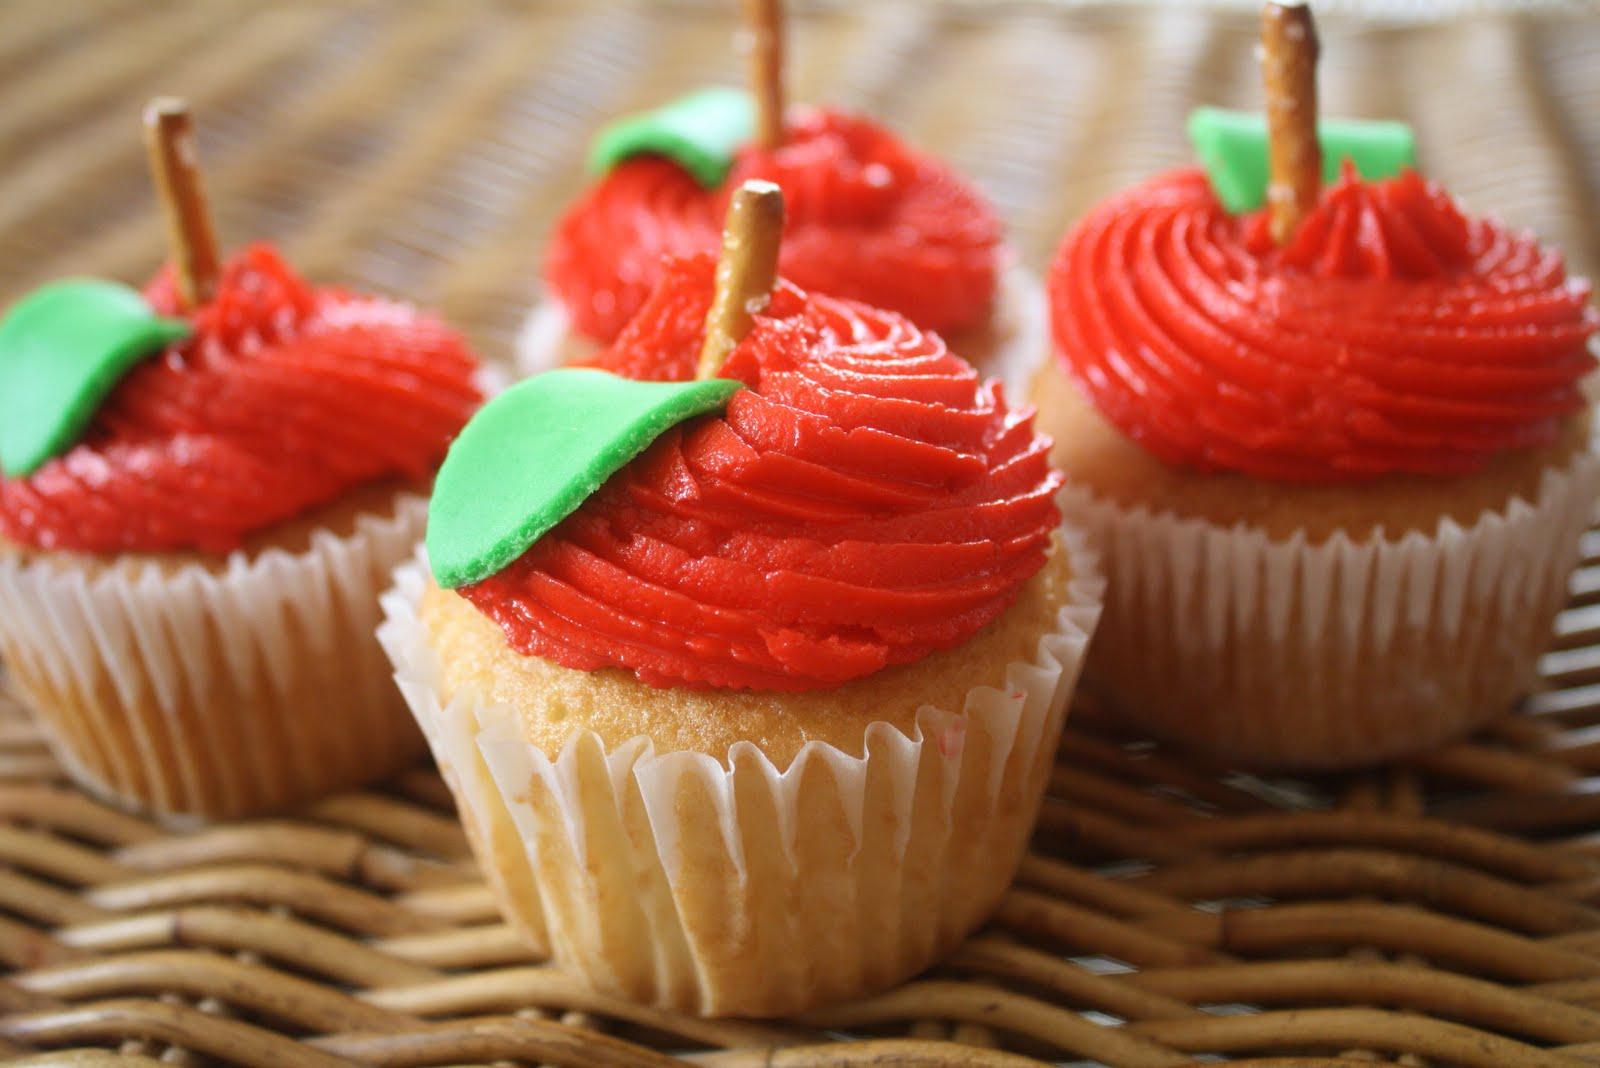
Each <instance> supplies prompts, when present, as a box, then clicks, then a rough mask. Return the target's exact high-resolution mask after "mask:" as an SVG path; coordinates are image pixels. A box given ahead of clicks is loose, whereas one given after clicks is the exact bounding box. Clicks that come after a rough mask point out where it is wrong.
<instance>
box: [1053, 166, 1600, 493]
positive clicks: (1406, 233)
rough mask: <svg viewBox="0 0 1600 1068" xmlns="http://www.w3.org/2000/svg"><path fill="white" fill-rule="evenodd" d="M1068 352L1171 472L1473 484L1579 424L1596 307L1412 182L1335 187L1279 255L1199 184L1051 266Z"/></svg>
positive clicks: (1149, 194)
mask: <svg viewBox="0 0 1600 1068" xmlns="http://www.w3.org/2000/svg"><path fill="white" fill-rule="evenodd" d="M1049 290H1050V302H1051V310H1052V316H1053V320H1054V333H1055V340H1056V346H1057V348H1058V350H1059V352H1060V355H1061V356H1062V358H1063V359H1064V361H1065V363H1066V365H1067V367H1068V369H1069V370H1070V371H1071V372H1072V374H1073V375H1074V377H1075V378H1076V379H1077V380H1078V382H1079V383H1080V384H1081V385H1082V386H1083V388H1084V389H1085V390H1086V391H1087V392H1088V394H1089V395H1090V397H1091V398H1093V400H1094V402H1095V404H1096V405H1097V406H1098V407H1099V409H1100V410H1101V412H1103V413H1104V414H1105V415H1106V417H1107V418H1108V419H1110V420H1111V422H1113V423H1114V424H1115V425H1116V426H1117V427H1118V428H1120V429H1121V430H1122V431H1123V432H1124V433H1126V434H1127V435H1128V436H1129V437H1131V438H1133V439H1134V440H1136V441H1138V442H1139V443H1140V444H1142V445H1143V446H1144V447H1146V448H1148V449H1149V450H1150V451H1151V452H1153V453H1155V454H1156V455H1157V456H1159V457H1161V458H1162V459H1163V460H1165V461H1166V462H1168V463H1172V464H1178V465H1188V466H1191V467H1194V468H1198V469H1200V470H1203V471H1213V470H1228V471H1239V472H1244V473H1246V474H1250V475H1255V476H1259V477H1263V478H1270V479H1279V480H1285V481H1302V482H1332V481H1342V480H1354V479H1363V478H1372V477H1376V476H1379V475H1383V474H1388V473H1395V472H1410V473H1416V474H1425V475H1452V474H1464V473H1470V472H1472V471H1476V470H1479V469H1481V468H1482V467H1483V465H1484V464H1485V463H1487V462H1488V460H1489V458H1490V457H1491V456H1493V455H1494V454H1495V453H1496V452H1499V451H1500V450H1503V449H1512V448H1524V447H1529V446H1535V445H1539V444H1544V443H1548V442H1550V441H1552V440H1553V439H1554V438H1555V437H1556V436H1557V434H1558V432H1559V430H1560V428H1561V426H1562V423H1563V421H1564V420H1565V419H1566V418H1567V417H1569V416H1571V415H1572V414H1573V413H1574V412H1577V411H1580V410H1581V409H1582V408H1583V407H1584V404H1585V402H1584V399H1583V395H1582V392H1581V390H1580V388H1579V379H1581V378H1582V377H1583V375H1584V374H1586V373H1587V372H1588V371H1589V369H1590V368H1591V367H1592V366H1593V365H1594V360H1593V358H1592V357H1591V356H1590V354H1589V351H1588V348H1587V340H1588V338H1589V336H1590V334H1591V333H1593V332H1594V329H1595V325H1596V319H1595V314H1594V312H1593V311H1592V310H1591V309H1590V308H1589V307H1588V298H1589V289H1588V287H1587V286H1586V285H1585V284H1583V283H1582V282H1579V281H1577V280H1572V279H1569V278H1568V277H1567V275H1566V271H1565V268H1564V266H1563V264H1562V260H1561V257H1560V256H1559V255H1558V254H1557V253H1555V252H1553V251H1549V250H1546V249H1543V248H1541V247H1540V246H1539V244H1538V243H1537V242H1536V241H1535V240H1534V239H1533V238H1532V237H1530V236H1528V235H1526V234H1521V233H1517V232H1515V231H1512V230H1509V229H1507V228H1505V227H1503V226H1501V225H1500V224H1498V223H1496V222H1494V221H1492V220H1488V219H1476V218H1470V217H1468V216H1466V215H1464V214H1462V212H1461V210H1460V209H1459V208H1458V207H1457V205H1456V204H1455V202H1454V201H1453V200H1452V199H1451V198H1450V197H1449V196H1448V195H1447V194H1446V193H1445V192H1444V191H1443V190H1442V189H1440V188H1439V187H1438V186H1436V185H1432V184H1429V183H1427V182H1425V181H1423V179H1421V178H1420V177H1418V176H1417V175H1416V174H1415V173H1414V172H1410V171H1408V172H1406V173H1404V174H1402V175H1401V176H1399V177H1397V178H1392V179H1388V180H1385V181H1380V182H1363V181H1361V180H1360V179H1359V178H1358V177H1357V176H1356V175H1355V173H1354V172H1353V171H1347V172H1346V174H1345V176H1344V178H1343V180H1341V181H1340V182H1339V183H1338V184H1337V185H1335V186H1333V187H1331V188H1329V189H1327V190H1326V191H1325V192H1324V194H1323V198H1322V203H1321V204H1320V206H1319V207H1318V208H1317V210H1316V211H1315V212H1314V213H1313V214H1312V215H1311V216H1309V217H1308V218H1307V219H1305V220H1304V221H1303V222H1302V223H1301V225H1300V227H1299V229H1298V230H1297V232H1296V234H1295V236H1294V240H1293V241H1292V242H1291V243H1290V244H1288V245H1287V246H1285V247H1283V248H1282V249H1279V248H1277V247H1276V246H1274V244H1273V243H1272V241H1271V239H1270V237H1269V236H1268V234H1267V231H1266V219H1265V215H1264V214H1257V215H1253V216H1246V217H1233V216H1230V215H1228V213H1227V212H1226V211H1224V210H1223V208H1222V205H1221V204H1220V203H1219V202H1218V200H1217V198H1216V196H1215V195H1214V194H1213V193H1212V191H1211V188H1210V186H1209V185H1208V184H1207V181H1206V178H1205V175H1204V174H1203V173H1201V172H1200V171H1198V170H1181V171H1175V172H1173V173H1170V174H1166V175H1163V176H1161V177H1158V178H1155V179H1153V180H1151V181H1149V182H1146V183H1145V184H1143V185H1141V186H1138V187H1136V188H1134V189H1131V190H1128V191H1127V192H1125V193H1122V194H1120V195H1118V196H1115V197H1112V198H1111V199H1109V200H1107V201H1105V202H1104V203H1102V204H1101V205H1100V206H1098V207H1097V208H1095V209H1094V210H1093V211H1092V212H1090V214H1089V215H1088V216H1087V217H1086V218H1085V219H1084V220H1083V221H1082V222H1080V223H1079V224H1078V226H1077V227H1076V228H1075V229H1074V230H1073V231H1072V232H1071V233H1070V234H1069V235H1068V236H1067V239H1066V241H1065V242H1064V243H1063V244H1062V246H1061V250H1060V252H1059V253H1058V254H1057V257H1056V261H1055V264H1054V266H1053V267H1052V269H1051V274H1050V280H1049Z"/></svg>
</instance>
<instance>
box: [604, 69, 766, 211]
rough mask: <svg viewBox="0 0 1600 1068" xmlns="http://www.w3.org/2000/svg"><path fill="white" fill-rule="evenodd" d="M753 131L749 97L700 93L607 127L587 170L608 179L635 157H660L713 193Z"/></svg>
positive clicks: (739, 92) (739, 93)
mask: <svg viewBox="0 0 1600 1068" xmlns="http://www.w3.org/2000/svg"><path fill="white" fill-rule="evenodd" d="M755 129H756V111H755V105H754V103H752V101H751V99H750V94H749V93H747V92H745V91H744V90H743V89H701V90H699V91H697V92H693V93H690V94H689V95H687V96H683V97H679V98H678V99H677V100H674V101H673V102H672V103H670V104H666V105H664V106H662V107H659V108H656V109H655V110H654V111H646V112H643V113H641V114H638V115H630V116H628V117H626V118H623V119H619V120H617V121H616V122H614V123H612V124H611V125H610V126H607V127H606V128H605V129H604V130H602V131H600V135H599V136H598V137H597V138H595V142H594V147H593V148H592V149H591V150H590V153H589V169H590V170H592V171H594V172H596V173H597V174H604V173H605V172H607V171H609V170H611V168H613V167H615V166H616V165H617V164H619V163H621V162H622V161H623V160H626V159H631V158H632V157H634V156H640V155H659V156H665V157H667V158H668V159H670V160H672V161H673V162H675V163H677V164H678V165H679V166H680V167H682V168H683V169H684V170H686V171H688V172H689V174H690V175H691V176H692V177H693V178H694V180H695V181H696V182H698V183H700V185H702V186H704V187H705V188H707V189H715V188H716V187H717V186H719V185H721V184H722V181H723V179H724V178H726V177H727V176H728V171H729V170H730V169H731V168H732V167H733V159H734V155H735V153H737V152H738V150H739V147H740V146H741V145H743V144H746V143H747V142H749V140H750V139H751V138H752V137H754V136H755Z"/></svg>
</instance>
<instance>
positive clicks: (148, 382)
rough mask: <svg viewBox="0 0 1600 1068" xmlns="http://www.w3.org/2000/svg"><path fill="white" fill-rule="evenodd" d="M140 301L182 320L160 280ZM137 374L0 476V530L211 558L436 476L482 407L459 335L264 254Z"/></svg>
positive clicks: (40, 540) (231, 278) (44, 540)
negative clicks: (68, 435)
mask: <svg viewBox="0 0 1600 1068" xmlns="http://www.w3.org/2000/svg"><path fill="white" fill-rule="evenodd" d="M145 296H146V297H147V298H148V299H149V300H150V302H151V304H152V305H154V306H155V308H156V310H157V311H159V312H161V313H162V314H164V315H174V316H175V315H179V314H182V313H181V312H180V303H179V300H178V297H177V294H176V290H175V287H174V284H173V280H172V276H171V274H170V272H163V273H162V274H160V275H157V277H156V278H155V280H154V281H152V282H151V283H150V285H149V287H148V288H147V289H146V291H145ZM187 317H188V318H189V320H190V321H191V323H192V324H193V327H194V333H193V336H191V337H190V338H188V339H187V340H185V341H182V342H179V343H177V344H175V345H173V346H172V347H170V348H168V349H167V350H166V351H165V352H164V353H162V354H161V355H160V356H158V357H154V358H152V359H150V360H147V361H146V362H144V363H141V364H140V365H139V366H137V367H135V368H134V369H133V370H132V371H131V372H130V373H129V374H128V375H127V377H126V378H124V379H123V380H122V382H121V383H119V384H118V386H117V388H116V389H115V390H113V391H112V393H111V395H110V396H109V397H108V398H107V399H106V401H105V403H104V404H103V405H102V406H101V408H100V410H99V412H98V413H97V414H96V416H95V420H94V423H93V424H92V425H91V427H90V429H89V431H88V432H87V433H86V434H85V436H84V438H83V440H82V441H81V442H80V443H79V444H78V445H76V446H75V447H73V448H72V449H71V450H70V451H68V452H67V453H65V454H64V455H62V456H59V457H57V458H56V459H54V460H51V461H50V462H49V463H47V464H45V465H44V466H43V467H41V468H40V469H39V470H38V471H35V472H34V473H33V474H32V475H30V476H29V477H27V478H21V479H12V480H5V481H0V534H3V535H4V536H5V537H6V538H8V539H10V540H12V541H15V542H20V543H22V544H25V545H31V546H34V547H37V548H41V549H65V550H75V551H80V552H93V553H112V552H123V551H129V552H164V551H169V550H180V549H197V550H200V551H203V552H214V553H223V552H228V551H230V550H232V549H235V548H238V546H239V545H240V543H241V541H242V540H243V539H244V538H245V537H246V536H247V535H249V534H251V533H253V532H255V531H259V530H263V529H265V528H267V527H270V526H272V525H273V524H275V523H279V522H282V521H284V520H287V519H291V518H293V517H295V516H298V515H301V514H302V513H304V512H306V511H308V510H309V509H312V508H315V507H317V506H318V505H321V504H325V503H327V502H329V501H331V500H333V499H334V498H336V497H337V496H339V495H340V494H341V493H342V492H344V491H346V490H348V489H351V488H353V487H356V486H360V485H362V484H365V483H370V482H374V481H377V480H380V479H384V478H389V477H395V476H398V477H402V478H407V479H422V478H425V477H427V476H428V475H429V474H431V473H432V472H433V470H434V468H435V467H436V466H437V464H438V462H439V460H440V459H441V458H442V457H443V456H444V453H445V449H446V448H447V447H448V445H449V443H450V440H451V439H452V438H453V437H454V436H455V434H456V432H457V431H458V430H459V429H460V428H461V426H462V425H463V424H464V423H465V422H466V421H467V419H468V417H469V416H471V414H472V412H473V411H474V409H476V408H477V406H478V403H479V401H480V400H481V399H482V398H481V396H480V395H479V392H478V389H477V387H476V386H475V384H474V376H475V374H476V370H477V364H476V362H475V361H474V360H473V358H472V357H471V355H470V354H469V353H468V352H467V350H466V348H465V346H464V345H463V343H462V341H461V339H460V338H459V337H458V336H457V335H456V334H455V333H454V332H452V331H451V330H449V329H448V328H447V327H445V326H444V325H443V324H442V323H440V322H438V321H437V320H434V319H430V318H427V317H424V316H420V315H418V314H417V313H416V312H415V311H414V310H412V309H411V308H409V307H407V306H405V305H401V304H395V303H392V302H390V301H386V300H379V299H376V298H373V297H365V296H358V295H355V294H352V293H347V292H345V291H343V290H338V289H314V288H312V287H311V286H310V285H308V284H306V282H304V281H303V280H302V279H301V278H299V277H298V276H297V275H295V274H294V273H293V272H292V271H291V270H290V269H289V268H288V266H287V265H286V264H285V263H284V262H283V260H282V259H280V258H279V256H278V254H277V253H276V252H274V251H273V250H272V249H271V248H269V247H268V246H266V245H254V246H251V247H250V248H247V249H245V250H244V251H243V252H241V253H240V254H239V255H238V256H237V257H235V258H234V259H233V260H232V261H231V262H230V263H229V264H228V265H227V267H226V268H225V270H224V271H223V275H222V279H221V282H220V284H219V286H218V288H217V293H216V296H215V298H214V299H213V300H211V301H210V302H209V303H207V304H206V305H205V306H203V307H201V308H198V309H196V310H194V311H193V312H191V313H189V314H188V316H187Z"/></svg>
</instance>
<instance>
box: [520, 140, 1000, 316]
mask: <svg viewBox="0 0 1600 1068" xmlns="http://www.w3.org/2000/svg"><path fill="white" fill-rule="evenodd" d="M748 178H764V179H767V180H768V181H772V182H776V183H777V184H778V185H779V186H781V187H782V189H783V193H784V199H785V208H786V211H787V216H788V224H787V227H786V229H785V232H784V238H783V253H782V255H783V259H782V264H781V269H782V271H783V275H784V277H786V278H789V279H791V280H792V281H793V282H794V283H795V284H796V285H799V286H803V287H805V288H807V289H815V290H818V291H820V292H826V293H833V294H836V295H838V296H844V297H851V298H853V299H856V300H861V301H866V302H867V303H869V304H873V305H875V306H877V307H882V308H889V309H891V310H893V311H897V312H900V313H901V314H903V315H906V316H908V317H909V318H911V319H912V320H913V321H914V322H916V323H917V324H918V325H919V326H922V327H924V328H925V329H929V330H939V331H942V332H945V333H952V332H956V331H960V330H964V329H966V328H969V327H973V326H977V325H980V324H981V323H982V322H983V321H984V319H985V318H986V317H987V315H988V314H989V308H990V304H991V302H992V300H993V297H994V290H995V274H996V269H997V264H998V260H999V247H1000V224H999V221H998V220H997V219H996V218H995V216H994V213H993V212H992V211H991V210H990V209H989V207H988V205H987V204H985V203H984V202H983V199H982V198H981V197H980V196H979V195H978V193H977V192H976V191H975V190H973V189H972V188H971V187H970V186H969V185H967V184H966V183H965V182H963V181H962V180H961V179H959V178H958V177H956V175H955V174H954V173H953V172H952V171H951V170H950V169H949V168H948V167H946V166H945V165H944V164H942V163H939V162H938V161H937V160H934V159H932V158H930V157H928V156H925V155H923V154H921V153H919V152H917V151H915V150H913V149H912V148H910V147H909V146H907V145H906V144H904V143H903V142H902V141H900V140H899V139H898V138H896V137H895V136H894V135H893V134H892V133H890V132H889V131H887V130H885V129H884V128H883V127H881V126H879V125H877V124H876V123H873V122H869V121H867V120H866V119H861V118H856V117H853V116H849V115H841V114H838V113H837V112H832V111H810V112H805V113H802V114H801V115H799V116H798V117H797V118H796V120H795V121H794V122H792V123H791V124H790V126H789V128H788V131H787V139H786V140H785V142H784V144H783V146H782V147H781V148H779V149H777V150H776V151H774V152H766V151H763V150H761V149H758V148H755V147H753V146H752V147H748V148H746V149H744V150H743V151H742V152H741V153H740V154H739V157H738V159H737V161H736V162H735V164H734V167H733V169H732V171H731V173H730V174H729V175H728V178H727V180H726V181H725V182H724V183H723V185H722V187H721V188H719V189H714V190H706V189H702V188H701V187H700V186H699V185H698V184H696V183H695V181H694V179H693V178H691V177H690V176H689V174H688V172H686V171H685V170H683V168H681V167H679V166H677V165H676V164H674V163H672V162H670V161H668V160H666V159H663V158H660V157H654V156H641V157H637V158H635V159H631V160H628V161H627V162H625V163H623V164H621V165H620V166H618V167H616V168H615V169H614V170H612V171H611V173H610V174H608V175H606V177H605V178H603V179H601V180H600V181H599V182H597V183H596V184H595V185H594V186H593V187H592V188H590V189H589V191H588V192H586V193H585V194H584V195H583V197H582V198H580V199H579V200H578V202H577V203H576V204H574V205H573V206H572V207H571V208H570V209H569V210H568V211H567V214H566V215H565V216H563V218H562V219H561V221H560V223H559V224H558V225H557V227H556V231H555V236H554V238H553V239H552V240H551V243H550V251H549V255H548V259H547V260H546V263H545V278H546V281H547V282H548V284H549V286H550V290H551V292H552V293H553V294H554V295H555V296H556V297H558V298H559V299H560V300H561V302H562V303H563V304H564V305H565V306H566V308H567V311H568V313H569V314H570V315H571V316H572V320H573V325H574V327H575V328H576V329H577V331H578V332H579V333H581V334H583V335H585V336H586V337H590V338H592V339H594V340H596V341H600V342H605V343H609V342H611V341H613V340H614V339H615V338H616V336H617V335H618V334H619V333H620V332H621V331H622V328H623V327H624V326H625V325H627V323H628V321H629V320H630V319H632V318H633V316H634V314H635V313H636V312H638V310H639V308H640V307H641V306H643V304H644V302H645V299H646V298H647V297H648V296H649V294H650V292H651V290H652V288H653V287H654V286H655V283H656V282H657V281H658V280H659V279H660V278H661V276H662V274H663V273H664V272H665V270H666V261H667V260H668V259H669V258H672V257H677V256H685V255H689V254H692V253H697V252H704V251H714V250H715V249H716V247H717V244H718V242H719V240H720V234H721V231H722V218H723V215H724V213H725V212H726V210H727V202H728V197H729V196H730V195H731V193H732V191H733V190H734V189H736V188H738V186H739V184H740V183H742V182H743V181H745V180H746V179H748Z"/></svg>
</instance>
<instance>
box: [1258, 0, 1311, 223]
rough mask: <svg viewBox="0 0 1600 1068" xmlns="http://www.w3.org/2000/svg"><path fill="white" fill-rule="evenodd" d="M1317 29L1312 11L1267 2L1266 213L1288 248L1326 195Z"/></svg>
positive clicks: (1288, 2) (1289, 2)
mask: <svg viewBox="0 0 1600 1068" xmlns="http://www.w3.org/2000/svg"><path fill="white" fill-rule="evenodd" d="M1318 51H1319V46H1318V43H1317V28H1316V24H1315V22H1314V21H1313V20H1312V18H1311V8H1310V7H1309V6H1308V5H1307V4H1305V3H1298V2H1293V0H1268V2H1267V4H1266V5H1265V6H1264V7H1263V8H1262V10H1261V76H1262V80H1263V82H1264V83H1265V87H1266V96H1267V146H1268V147H1267V154H1268V160H1269V172H1268V173H1269V177H1268V181H1267V210H1268V211H1269V212H1270V216H1269V223H1270V229H1271V232H1272V238H1273V240H1274V241H1276V242H1277V243H1278V244H1280V245H1281V244H1285V243H1286V242H1287V241H1288V240H1289V239H1290V237H1292V236H1293V235H1294V231H1295V228H1296V227H1298V226H1299V225H1300V220H1301V219H1304V218H1305V217H1306V216H1307V215H1309V214H1310V213H1311V212H1312V211H1314V210H1315V209H1316V206H1317V197H1318V195H1319V193H1320V192H1321V189H1322V146H1321V144H1320V143H1318V141H1317V53H1318Z"/></svg>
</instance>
